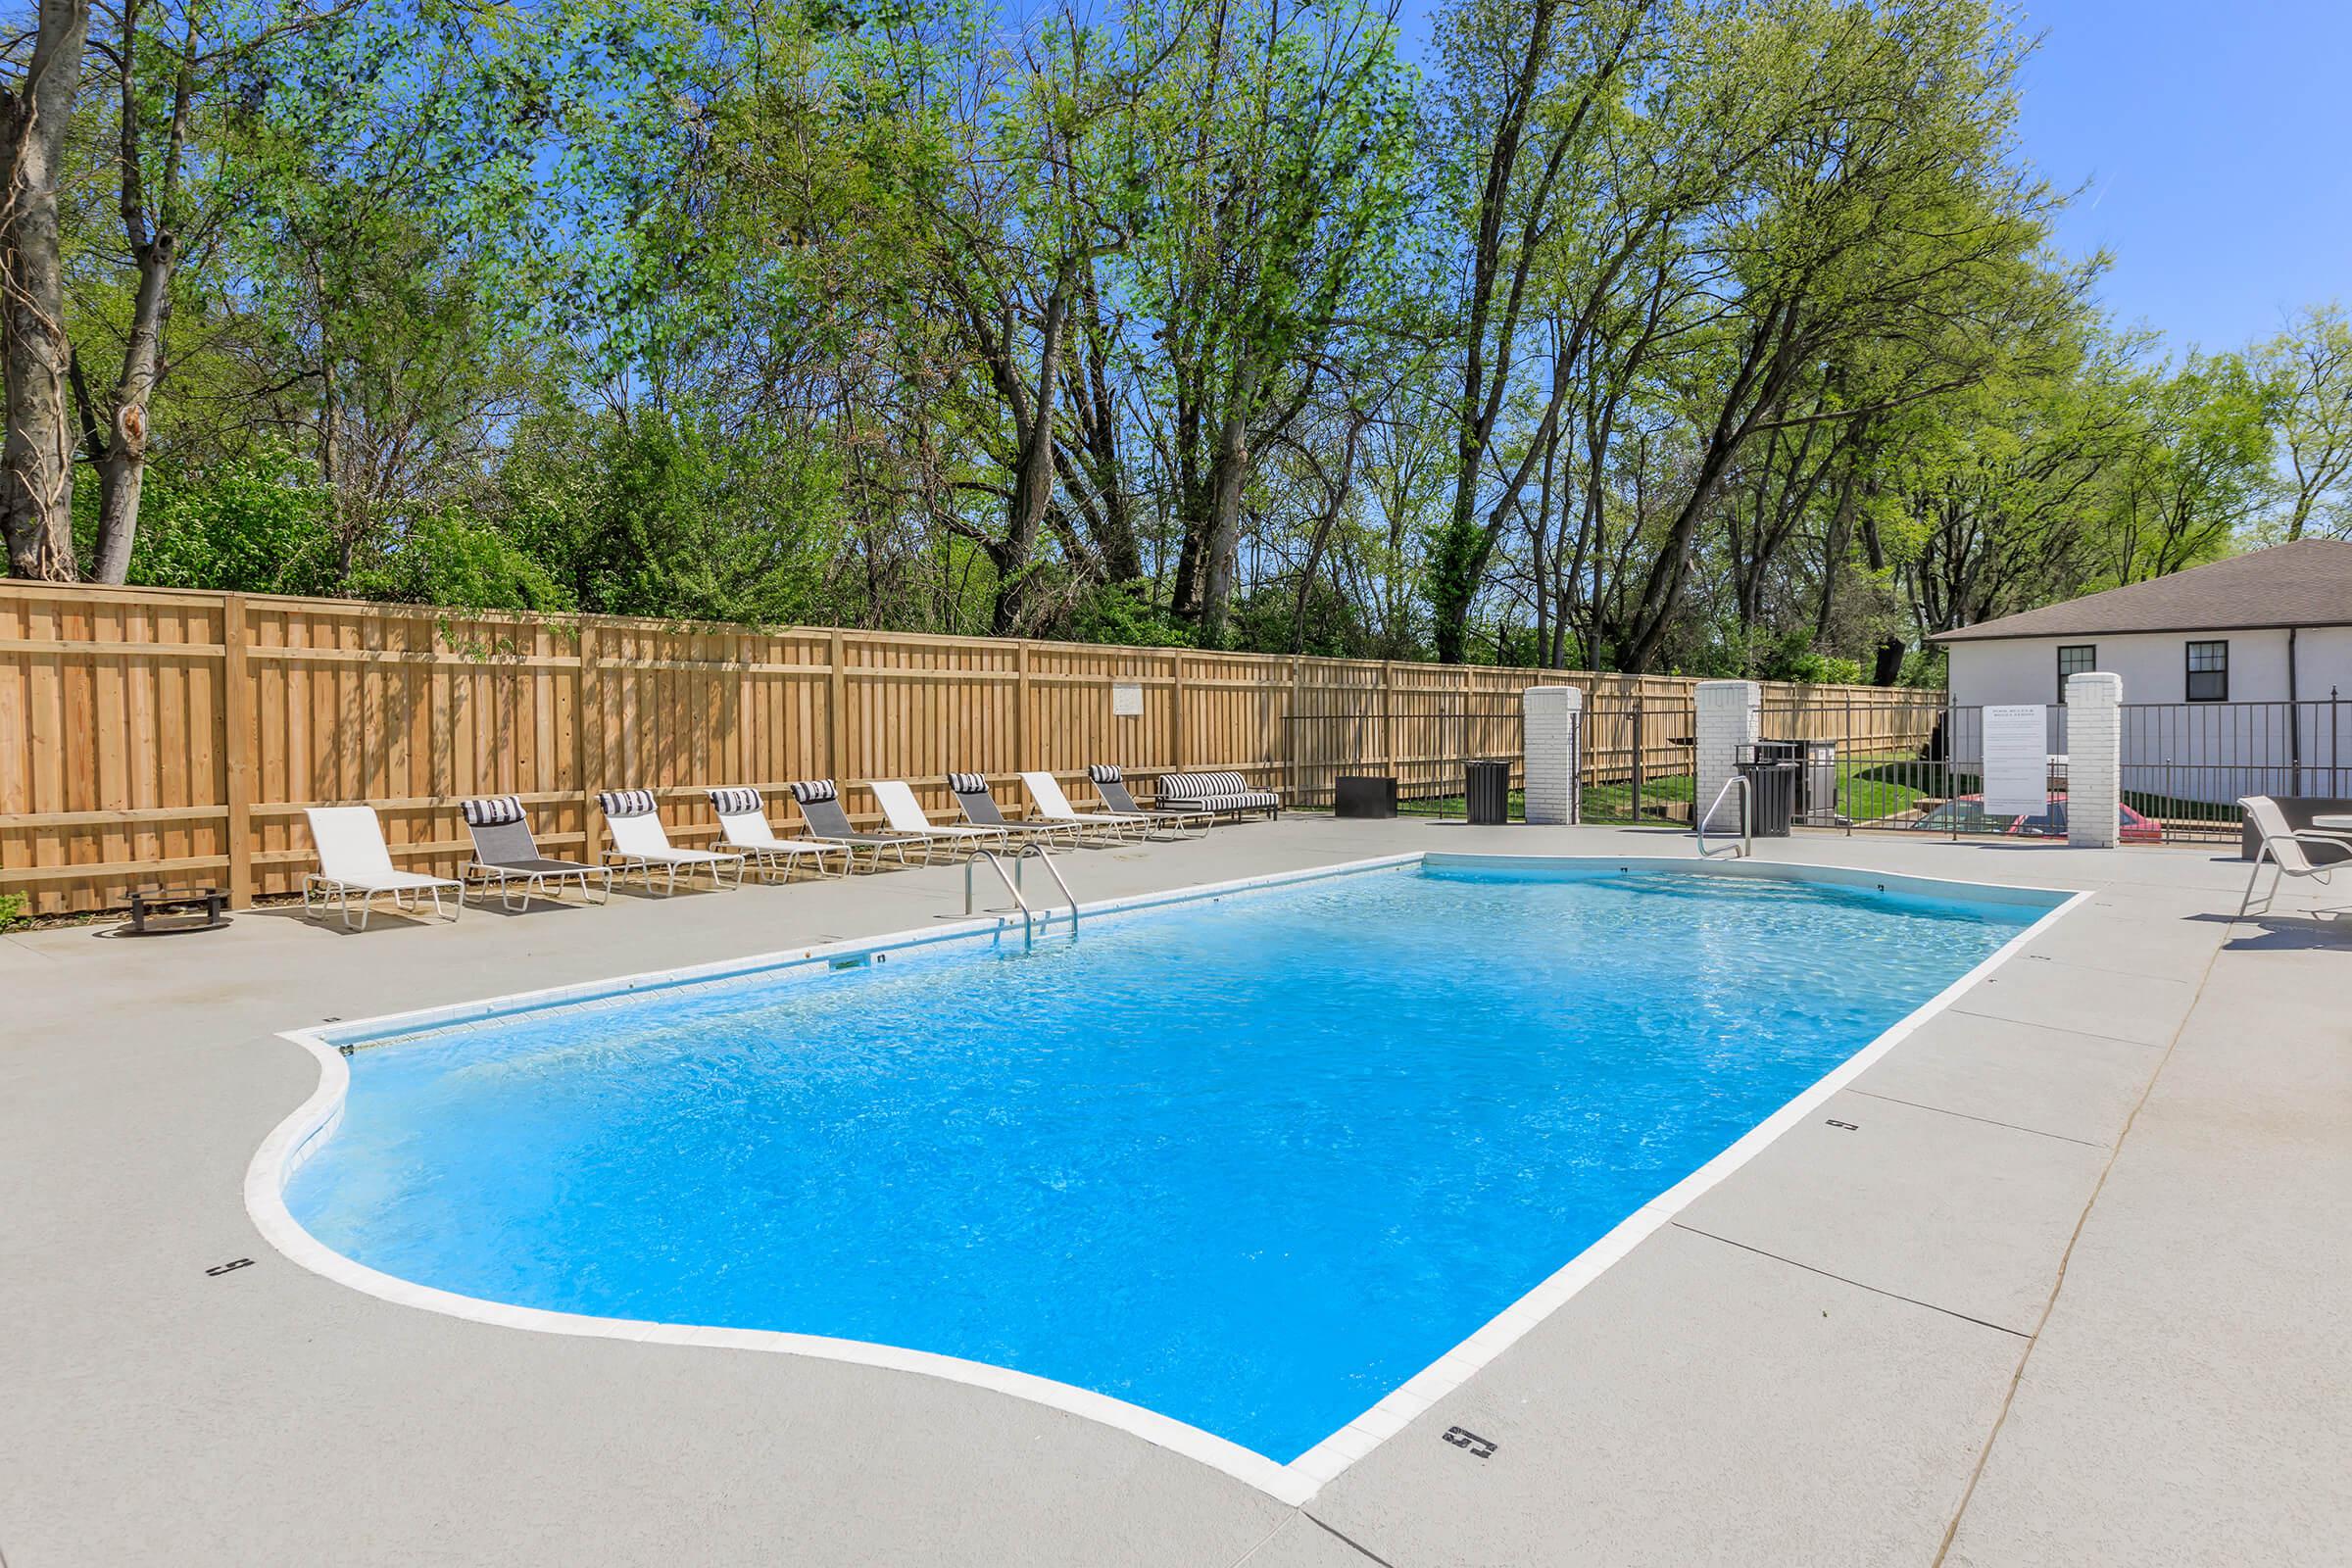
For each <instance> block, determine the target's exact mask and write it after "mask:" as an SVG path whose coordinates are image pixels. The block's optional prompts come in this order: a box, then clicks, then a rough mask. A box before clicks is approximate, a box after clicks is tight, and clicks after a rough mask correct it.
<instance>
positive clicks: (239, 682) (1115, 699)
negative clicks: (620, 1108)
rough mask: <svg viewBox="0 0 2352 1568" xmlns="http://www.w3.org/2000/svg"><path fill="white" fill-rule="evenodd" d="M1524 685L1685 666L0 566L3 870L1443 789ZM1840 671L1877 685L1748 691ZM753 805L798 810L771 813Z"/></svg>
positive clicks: (251, 872)
mask: <svg viewBox="0 0 2352 1568" xmlns="http://www.w3.org/2000/svg"><path fill="white" fill-rule="evenodd" d="M1539 682H1542V683H1567V684H1576V685H1582V686H1585V687H1586V688H1587V689H1588V690H1589V691H1593V692H1595V693H1599V694H1610V693H1615V694H1619V695H1624V694H1630V693H1632V692H1634V691H1637V690H1638V691H1642V692H1645V693H1646V692H1654V693H1655V694H1656V695H1657V696H1659V697H1660V698H1661V699H1663V698H1666V697H1668V696H1670V695H1671V696H1672V697H1673V698H1674V699H1675V700H1678V701H1680V700H1684V699H1686V698H1687V695H1688V692H1689V689H1690V687H1691V684H1692V683H1691V682H1690V681H1686V680H1680V679H1672V678H1667V677H1655V676H1642V677H1632V676H1614V675H1607V676H1594V675H1586V674H1579V673H1576V672H1573V671H1561V670H1528V669H1494V668H1486V667H1466V666H1446V665H1431V664H1409V663H1393V662H1375V661H1356V660H1330V659H1291V658H1285V657H1281V656H1273V655H1263V654H1226V653H1201V652H1195V651H1192V650H1176V649H1151V648H1112V647H1101V646H1096V645H1092V644H1072V643H1046V642H1026V641H1008V640H992V639H985V638H966V637H925V636H907V635H902V634H897V633H888V632H862V631H846V630H828V629H822V628H813V629H812V628H807V627H793V628H786V629H777V630H759V629H747V628H743V627H735V626H716V625H708V624H678V623H671V622H662V621H652V620H637V619H624V618H619V617H610V616H535V615H516V614H477V613H468V612H458V611H437V610H429V609H418V608H414V607H409V606H387V605H368V604H359V603H354V602H350V601H344V600H319V599H288V598H278V597H273V596H263V595H241V594H222V593H211V592H196V591H174V590H156V589H135V588H89V587H78V586H65V585H57V584H49V583H27V582H13V581H12V582H0V892H10V891H22V892H25V893H27V894H29V895H30V903H31V907H32V909H33V910H34V912H36V913H63V912H71V911H74V910H89V909H103V908H109V907H118V906H120V905H122V904H123V902H124V901H125V899H126V897H127V895H128V893H129V891H130V889H132V888H133V887H137V886H141V885H145V884H150V883H155V882H207V883H215V884H221V885H225V886H226V887H227V888H228V890H229V892H230V895H231V898H232V900H233V902H235V903H236V904H238V905H240V906H242V905H245V904H248V903H250V902H251V901H252V899H253V898H254V897H256V896H257V895H268V894H277V893H285V892H289V891H292V890H294V889H295V888H297V887H298V886H299V884H300V880H301V874H302V872H303V871H304V870H305V869H307V868H309V867H310V866H311V865H313V864H314V863H315V862H314V860H313V856H312V849H311V844H310V836H309V833H308V831H307V829H306V828H305V826H304V823H303V820H302V812H303V809H304V808H305V807H307V806H316V805H324V804H336V803H356V802H366V803H368V804H369V805H371V806H373V807H375V808H376V809H377V810H378V812H379V813H381V815H382V817H383V821H384V831H385V837H386V839H387V840H388V841H390V843H391V845H392V852H393V855H394V857H395V858H396V859H398V860H400V861H401V862H402V863H403V864H404V865H406V866H408V867H410V868H413V869H428V868H433V869H439V870H441V871H443V872H446V873H454V871H455V869H456V866H457V864H458V862H459V861H460V859H461V858H463V857H464V854H465V852H466V848H467V845H466V835H465V829H464V826H463V824H462V823H461V822H460V820H459V817H458V814H457V812H456V810H455V809H454V807H455V804H456V803H457V802H458V801H460V800H462V799H464V798H466V797H467V796H473V795H492V794H500V795H504V794H512V795H517V796H520V797H521V799H522V802H523V804H524V805H525V806H526V807H527V808H529V809H530V813H531V819H532V823H533V826H534V828H535V829H536V831H537V833H538V836H539V840H540V842H541V843H542V844H543V845H545V846H547V847H548V848H549V849H550V850H551V851H553V852H554V853H556V854H559V855H579V856H582V857H584V858H590V859H594V858H597V856H598V855H599V854H600V853H601V851H602V850H603V847H604V846H603V843H602V841H601V837H600V834H599V819H598V813H597V811H596V809H595V798H596V794H597V792H598V791H600V790H605V789H618V788H645V789H651V790H653V791H654V792H655V793H656V795H657V796H658V797H659V798H660V799H661V801H662V814H663V816H664V818H665V819H666V820H667V821H668V823H669V824H670V832H671V834H672V836H673V837H674V838H676V839H677V840H678V841H680V842H681V843H687V844H694V843H699V842H701V841H703V840H705V839H707V838H709V837H710V835H711V833H712V832H714V831H715V824H714V819H713V817H712V814H711V809H710V805H709V802H708V801H707V800H706V799H705V797H704V794H703V792H704V790H705V789H706V788H709V787H711V786H714V785H752V786H755V787H758V788H760V789H762V790H766V791H769V792H771V793H772V792H776V791H779V790H781V789H782V787H783V786H784V785H785V784H786V783H788V782H790V781H792V780H794V779H801V778H813V777H830V778H835V779H838V780H839V781H840V782H841V783H842V785H843V786H844V789H845V792H847V794H848V795H849V800H850V809H851V810H852V812H853V814H854V815H870V813H869V812H868V811H867V810H866V809H868V808H870V806H871V802H870V800H868V799H867V798H866V795H865V792H864V790H863V789H862V787H861V786H862V784H863V783H864V781H867V780H871V779H877V778H904V779H907V780H908V781H910V782H911V783H913V784H914V785H915V786H916V787H917V789H918V791H919V792H921V793H922V794H923V796H924V799H925V804H926V806H927V807H929V808H930V809H934V810H940V809H951V808H950V803H949V802H948V800H947V797H946V795H945V791H944V788H943V779H944V775H945V774H946V773H947V771H948V770H949V769H951V768H955V769H959V770H968V771H976V772H984V773H987V774H989V775H990V777H991V778H992V780H994V781H996V782H997V783H999V784H1001V785H1005V784H1013V778H1012V775H1013V774H1014V773H1015V772H1017V771H1018V770H1019V769H1021V768H1025V767H1042V768H1050V769H1052V770H1054V772H1056V773H1058V774H1060V775H1061V776H1062V777H1063V778H1064V779H1065V780H1068V781H1071V782H1073V783H1074V782H1076V781H1077V780H1079V779H1080V778H1082V777H1083V775H1084V770H1085V767H1086V765H1087V764H1088V763H1090V762H1097V761H1115V762H1118V763H1120V764H1121V765H1123V766H1125V767H1127V768H1129V769H1130V770H1132V771H1134V772H1136V773H1139V774H1141V775H1143V776H1145V777H1147V778H1149V777H1150V776H1152V775H1153V774H1156V773H1159V772H1163V771H1168V770H1171V769H1177V768H1185V769H1208V768H1218V769H1231V770H1233V771H1237V772H1240V773H1243V774H1245V775H1247V776H1248V777H1250V779H1251V780H1252V781H1253V782H1257V783H1260V784H1265V785H1270V786H1272V787H1275V788H1278V789H1281V790H1283V791H1284V792H1285V794H1286V798H1287V799H1289V800H1290V801H1292V802H1294V803H1296V804H1302V805H1304V804H1314V803H1316V802H1318V801H1320V800H1327V799H1328V798H1329V795H1330V791H1331V781H1332V779H1333V778H1334V777H1336V776H1337V775H1338V774H1339V773H1341V772H1344V771H1352V770H1359V769H1360V770H1369V771H1377V772H1392V773H1396V774H1397V775H1398V777H1399V778H1400V780H1401V781H1402V783H1403V787H1404V788H1405V789H1406V790H1407V792H1408V793H1412V794H1432V793H1454V792H1456V791H1457V790H1458V787H1459V778H1460V772H1459V766H1460V762H1461V761H1462V760H1463V759H1464V758H1468V757H1479V756H1495V757H1510V758H1513V759H1514V760H1515V759H1516V756H1517V753H1518V750H1519V727H1518V726H1519V719H1518V694H1519V692H1520V691H1521V690H1522V689H1523V688H1524V687H1526V686H1528V685H1531V684H1536V683H1539ZM1833 693H1844V694H1845V695H1844V696H1843V697H1842V698H1840V699H1839V701H1842V702H1845V703H1853V702H1860V703H1864V704H1866V705H1886V704H1887V701H1888V699H1889V698H1890V697H1893V696H1895V695H1896V694H1889V693H1886V692H1881V691H1876V690H1874V689H1871V688H1853V689H1851V690H1850V692H1849V691H1848V690H1847V689H1845V688H1813V689H1807V688H1800V687H1772V688H1768V690H1767V698H1766V701H1767V703H1768V705H1769V704H1775V703H1789V702H1794V701H1799V700H1803V701H1813V702H1823V703H1826V702H1828V701H1830V700H1831V698H1832V694H1833ZM1907 700H1908V701H1912V702H1916V694H1913V695H1912V696H1911V697H1910V698H1908V699H1907ZM1013 797H1014V798H1017V797H1018V789H1017V785H1016V786H1015V787H1014V789H1013ZM773 814H774V815H775V818H776V820H777V823H778V826H779V827H780V828H788V825H789V823H790V820H791V817H792V812H791V809H790V808H789V806H788V805H787V804H785V803H783V802H776V803H774V805H773Z"/></svg>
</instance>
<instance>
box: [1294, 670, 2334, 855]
mask: <svg viewBox="0 0 2352 1568" xmlns="http://www.w3.org/2000/svg"><path fill="white" fill-rule="evenodd" d="M2045 713H2046V715H2047V717H2046V723H2047V725H2048V734H2047V737H2046V746H2047V754H2048V763H2047V776H2046V789H2045V791H2044V799H2043V805H2042V809H2040V810H2039V811H2038V812H2034V813H2030V814H2025V815H2018V814H2013V813H2007V812H1988V811H1986V810H1985V801H1984V756H1985V744H1984V743H1985V711H1984V710H1983V709H1982V708H1978V707H1954V706H1950V705H1948V704H1947V703H1946V702H1945V701H1944V694H1943V693H1940V692H1924V691H1923V692H1920V693H1918V694H1916V696H1915V697H1914V696H1908V695H1903V696H1898V695H1895V694H1891V693H1890V694H1888V695H1887V698H1885V699H1882V700H1880V701H1875V702H1871V703H1869V704H1866V705H1856V704H1855V703H1854V702H1853V701H1852V699H1851V698H1850V697H1846V698H1844V699H1842V700H1840V699H1838V698H1831V699H1829V700H1826V701H1823V700H1816V701H1806V702H1771V703H1767V704H1766V705H1765V707H1764V710H1763V712H1762V715H1761V716H1762V725H1761V730H1762V733H1763V735H1764V736H1765V737H1766V738H1767V739H1770V740H1777V741H1802V742H1806V743H1808V749H1807V754H1806V761H1805V774H1804V779H1803V783H1802V788H1801V791H1800V795H1799V802H1798V809H1799V811H1800V816H1799V818H1798V820H1799V821H1800V822H1802V823H1804V824H1805V825H1807V826H1812V827H1824V828H1837V829H1843V830H1846V831H1853V830H1856V829H1881V830H1887V831H1894V832H1911V833H1929V834H1938V835H1942V836H1945V837H1950V838H1965V837H1998V838H2009V839H2019V840H2035V839H2041V840H2062V839H2064V838H2065V836H2066V829H2067V809H2068V802H2067V759H2068V744H2067V710H2066V709H2065V708H2064V707H2063V706H2056V705H2053V706H2050V707H2048V708H2046V709H2045ZM2120 718H2121V722H2122V736H2121V746H2122V772H2123V780H2122V782H2123V807H2124V812H2123V821H2122V824H2121V828H2122V839H2123V842H2124V843H2126V844H2155V843H2171V842H2182V841H2195V840H2215V841H2222V840H2233V839H2235V838H2236V837H2237V835H2238V832H2239V812H2238V809H2237V804H2236V803H2237V801H2238V799H2239V797H2241V796H2246V795H2273V796H2279V797H2289V798H2291V797H2304V798H2315V799H2330V800H2344V801H2346V802H2347V807H2346V809H2352V699H2347V698H2345V697H2343V696H2342V695H2341V694H2339V693H2337V692H2333V691H2331V692H2329V694H2328V695H2327V697H2325V698H2319V699H2313V700H2310V701H2304V702H2295V703H2283V702H2280V703H2133V704H2126V705H2125V706H2124V707H2123V709H2122V710H2121V713H2120ZM1285 724H1286V726H1287V728H1288V730H1289V733H1288V735H1287V736H1286V740H1287V742H1288V751H1289V755H1290V756H1291V757H1292V758H1293V759H1294V760H1295V762H1294V766H1295V768H1296V770H1297V776H1296V779H1295V788H1296V789H1297V790H1298V792H1299V804H1300V805H1307V806H1312V805H1320V804H1324V803H1327V802H1328V801H1329V800H1330V799H1331V793H1332V786H1333V783H1334V781H1335V780H1336V779H1337V778H1338V777H1339V776H1340V775H1341V774H1343V773H1350V772H1364V771H1370V772H1375V773H1393V774H1394V775H1395V776H1396V777H1397V786H1398V787H1397V794H1398V797H1399V800H1400V802H1401V804H1402V805H1403V806H1404V808H1405V809H1408V810H1410V809H1415V808H1419V809H1425V810H1434V811H1448V812H1459V811H1460V810H1461V809H1462V808H1461V797H1462V776H1463V773H1462V769H1463V764H1464V763H1465V762H1467V761H1470V760H1477V759H1481V758H1492V759H1495V760H1507V761H1509V762H1510V763H1512V767H1513V771H1512V787H1513V790H1514V791H1517V790H1518V789H1520V788H1521V787H1522V786H1523V783H1524V781H1523V780H1522V779H1521V778H1520V776H1519V771H1518V761H1519V756H1520V750H1521V731H1520V704H1519V700H1518V698H1517V697H1516V696H1511V697H1503V696H1494V697H1485V696H1480V695H1476V694H1451V693H1448V694H1444V696H1443V697H1442V698H1441V697H1439V696H1436V695H1431V696H1413V697H1405V698H1397V699H1392V700H1390V701H1389V702H1386V703H1381V704H1379V705H1377V706H1371V705H1367V706H1366V707H1365V708H1362V709H1358V710H1355V711H1348V712H1324V713H1309V714H1293V715H1291V716H1290V717H1288V718H1287V719H1286V720H1285ZM1696 727H1697V725H1696V712H1695V710H1694V707H1693V705H1692V703H1691V700H1690V699H1688V698H1676V697H1665V696H1658V695H1654V694H1653V695H1645V696H1621V695H1616V694H1600V693H1593V694H1589V695H1588V697H1587V700H1586V705H1585V708H1584V711H1583V716H1582V719H1581V726H1580V733H1579V736H1578V747H1579V751H1580V752H1581V755H1582V757H1583V760H1584V781H1583V797H1582V819H1583V820H1585V821H1587V822H1595V823H1620V824H1621V823H1635V822H1661V823H1688V822H1690V821H1691V814H1692V809H1693V805H1694V802H1693V799H1692V797H1693V795H1694V794H1695V785H1696V780H1695V777H1694V773H1695V758H1696V752H1695V748H1694V745H1693V737H1694V734H1695V731H1696ZM1517 811H1518V808H1517V805H1516V802H1514V808H1513V814H1514V815H1516V814H1517Z"/></svg>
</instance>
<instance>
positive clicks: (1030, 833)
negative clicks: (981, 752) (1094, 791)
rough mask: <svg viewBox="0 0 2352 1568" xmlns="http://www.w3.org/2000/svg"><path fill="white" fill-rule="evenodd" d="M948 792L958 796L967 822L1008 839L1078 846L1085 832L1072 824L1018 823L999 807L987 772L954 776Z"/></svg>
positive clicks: (951, 776) (957, 800)
mask: <svg viewBox="0 0 2352 1568" xmlns="http://www.w3.org/2000/svg"><path fill="white" fill-rule="evenodd" d="M948 793H949V794H950V795H953V796H955V797H956V806H957V807H958V808H959V809H961V810H962V812H963V819H964V820H965V821H966V822H969V823H970V824H971V825H972V826H974V827H983V828H991V829H994V830H995V831H997V832H999V833H1003V834H1005V836H1006V837H1007V838H1008V839H1011V838H1018V839H1022V840H1024V841H1026V840H1031V839H1034V840H1037V841H1038V842H1040V843H1045V844H1062V843H1076V842H1077V841H1078V839H1079V838H1080V837H1082V836H1083V830H1082V829H1080V828H1079V827H1077V826H1075V825H1074V824H1072V823H1068V822H1035V821H1030V822H1016V821H1014V820H1012V819H1011V818H1010V817H1008V816H1006V815H1005V813H1004V812H1003V811H1001V810H999V809H997V798H996V797H995V796H994V795H991V794H990V793H989V791H988V775H987V774H986V773H950V774H949V775H948Z"/></svg>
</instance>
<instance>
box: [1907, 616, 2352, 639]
mask: <svg viewBox="0 0 2352 1568" xmlns="http://www.w3.org/2000/svg"><path fill="white" fill-rule="evenodd" d="M1999 624H2000V622H1999V621H1997V620H1994V621H1986V622H1985V624H1984V625H1983V626H1958V627H1955V628H1953V629H1952V630H1950V631H1939V632H1935V633H1933V634H1931V635H1930V636H1929V637H1928V639H1927V640H1928V641H1929V642H1932V643H1999V642H2026V641H2029V640H2031V639H2033V638H2035V637H2163V636H2166V635H2169V634H2175V633H2180V632H2192V631H2330V630H2334V629H2336V628H2339V627H2344V626H2352V619H2347V620H2249V621H2231V622H2229V624H2227V625H2221V626H2184V625H2180V624H2178V623H2176V624H2173V625H2169V626H2065V627H2059V628H2057V629H2055V630H2050V629H2043V630H2039V631H1993V630H1990V629H1989V628H1991V627H1994V626H1997V625H1999Z"/></svg>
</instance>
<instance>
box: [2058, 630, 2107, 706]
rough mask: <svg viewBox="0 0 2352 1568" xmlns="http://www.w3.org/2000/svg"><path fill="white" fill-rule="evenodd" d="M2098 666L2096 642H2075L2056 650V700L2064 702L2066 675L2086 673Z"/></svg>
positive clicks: (2063, 704) (2060, 702) (2060, 703)
mask: <svg viewBox="0 0 2352 1568" xmlns="http://www.w3.org/2000/svg"><path fill="white" fill-rule="evenodd" d="M2098 667H2099V648H2098V644H2096V643H2076V644H2075V645H2074V646H2073V647H2071V648H2061V649H2059V650H2058V702H2059V705H2060V706H2061V707H2063V706H2065V703H2066V677H2067V676H2069V675H2087V674H2089V673H2090V672H2091V671H2092V670H2094V669H2096V668H2098Z"/></svg>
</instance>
